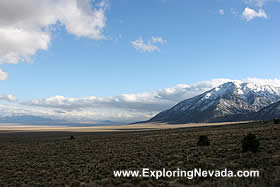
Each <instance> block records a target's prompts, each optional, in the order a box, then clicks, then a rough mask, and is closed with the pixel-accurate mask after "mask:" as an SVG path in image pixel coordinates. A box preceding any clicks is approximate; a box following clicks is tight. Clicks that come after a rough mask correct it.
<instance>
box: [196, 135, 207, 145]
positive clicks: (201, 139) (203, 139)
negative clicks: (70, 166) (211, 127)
mask: <svg viewBox="0 0 280 187" xmlns="http://www.w3.org/2000/svg"><path fill="white" fill-rule="evenodd" d="M197 145H198V146H209V145H210V141H209V139H208V136H206V135H202V136H199V139H198V142H197Z"/></svg>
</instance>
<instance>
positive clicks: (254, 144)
mask: <svg viewBox="0 0 280 187" xmlns="http://www.w3.org/2000/svg"><path fill="white" fill-rule="evenodd" d="M259 146H260V142H259V140H258V139H257V137H256V135H255V134H252V133H249V134H247V136H245V137H244V138H243V140H242V152H248V151H251V152H257V151H258V150H259Z"/></svg>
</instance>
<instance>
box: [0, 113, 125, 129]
mask: <svg viewBox="0 0 280 187" xmlns="http://www.w3.org/2000/svg"><path fill="white" fill-rule="evenodd" d="M0 123H19V124H26V125H27V124H28V125H61V126H73V127H89V126H110V125H121V124H125V123H124V122H116V121H110V120H103V121H102V120H97V121H89V122H79V121H67V120H58V119H50V118H45V117H40V116H33V115H12V116H2V117H1V116H0Z"/></svg>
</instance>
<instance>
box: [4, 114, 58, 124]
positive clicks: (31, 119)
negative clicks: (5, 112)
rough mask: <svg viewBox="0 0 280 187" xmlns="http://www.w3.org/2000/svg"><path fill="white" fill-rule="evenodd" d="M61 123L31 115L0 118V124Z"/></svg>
mask: <svg viewBox="0 0 280 187" xmlns="http://www.w3.org/2000/svg"><path fill="white" fill-rule="evenodd" d="M55 122H62V121H61V120H53V119H49V118H44V117H40V116H32V115H13V116H4V117H0V123H30V124H35V123H39V124H41V123H55Z"/></svg>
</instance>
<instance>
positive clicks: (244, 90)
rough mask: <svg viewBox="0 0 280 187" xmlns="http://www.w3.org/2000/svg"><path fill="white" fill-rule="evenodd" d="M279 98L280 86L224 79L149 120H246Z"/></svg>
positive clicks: (178, 121)
mask: <svg viewBox="0 0 280 187" xmlns="http://www.w3.org/2000/svg"><path fill="white" fill-rule="evenodd" d="M279 100H280V88H279V87H273V86H266V85H256V84H250V83H241V82H228V83H225V84H223V85H220V86H218V87H216V88H214V89H212V90H210V91H207V92H205V93H203V94H200V95H198V96H195V97H193V98H190V99H186V100H184V101H182V102H180V103H178V104H177V105H175V106H174V107H172V108H171V109H169V110H166V111H163V112H160V113H159V114H158V115H156V116H155V117H153V118H151V119H150V120H148V121H149V122H168V123H200V122H224V121H240V120H248V119H249V118H250V117H251V116H252V114H254V113H255V112H257V111H259V110H260V109H262V108H264V107H266V106H269V105H270V104H272V103H274V102H277V101H279Z"/></svg>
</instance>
